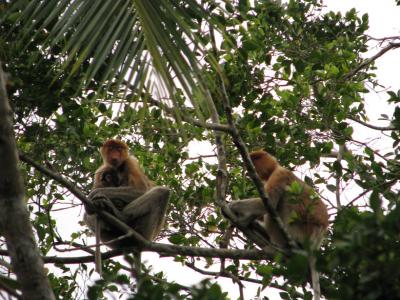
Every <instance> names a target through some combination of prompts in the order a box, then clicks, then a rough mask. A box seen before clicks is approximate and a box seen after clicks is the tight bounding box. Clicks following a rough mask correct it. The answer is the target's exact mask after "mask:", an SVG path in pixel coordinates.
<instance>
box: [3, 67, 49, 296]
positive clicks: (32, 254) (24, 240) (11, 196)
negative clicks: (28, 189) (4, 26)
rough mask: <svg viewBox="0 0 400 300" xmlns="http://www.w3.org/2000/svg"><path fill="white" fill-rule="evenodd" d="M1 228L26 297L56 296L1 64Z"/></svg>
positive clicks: (23, 294) (13, 266) (14, 270)
mask: <svg viewBox="0 0 400 300" xmlns="http://www.w3.org/2000/svg"><path fill="white" fill-rule="evenodd" d="M0 232H1V234H2V235H4V237H5V238H6V243H7V248H8V252H9V254H10V257H11V265H12V268H13V270H12V271H13V272H14V273H15V274H16V276H17V280H18V282H19V284H20V288H21V291H22V296H23V298H24V299H30V300H35V299H38V300H39V299H40V300H43V299H45V300H47V299H51V300H52V299H55V297H54V294H53V291H52V289H51V287H50V284H49V281H48V280H47V277H46V274H45V272H44V268H43V261H42V259H41V257H40V253H39V249H38V247H37V246H36V243H35V239H34V235H33V231H32V227H31V223H30V221H29V214H28V210H27V208H26V203H25V200H24V185H23V182H22V178H21V175H20V173H19V170H18V156H17V149H16V144H15V138H14V132H13V123H12V111H11V108H10V105H9V103H8V99H7V92H6V87H5V74H4V72H3V69H2V67H1V64H0Z"/></svg>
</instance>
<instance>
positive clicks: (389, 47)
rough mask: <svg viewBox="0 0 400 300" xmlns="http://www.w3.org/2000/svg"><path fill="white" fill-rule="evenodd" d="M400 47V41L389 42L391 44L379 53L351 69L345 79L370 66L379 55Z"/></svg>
mask: <svg viewBox="0 0 400 300" xmlns="http://www.w3.org/2000/svg"><path fill="white" fill-rule="evenodd" d="M399 47H400V43H389V45H388V46H387V47H385V48H383V49H382V50H381V51H379V52H378V53H377V54H375V55H374V56H372V57H370V58H367V59H366V60H364V61H363V62H362V63H361V64H360V65H359V66H358V67H357V68H355V69H353V70H351V71H350V72H349V73H348V74H347V75H345V76H344V79H345V80H346V79H350V78H351V77H353V76H354V75H356V74H357V73H358V72H359V71H360V70H362V69H364V68H366V67H368V66H369V65H370V64H371V63H373V62H374V61H375V60H377V59H378V58H379V57H381V56H382V55H384V54H385V53H386V52H388V51H390V50H392V49H396V48H399Z"/></svg>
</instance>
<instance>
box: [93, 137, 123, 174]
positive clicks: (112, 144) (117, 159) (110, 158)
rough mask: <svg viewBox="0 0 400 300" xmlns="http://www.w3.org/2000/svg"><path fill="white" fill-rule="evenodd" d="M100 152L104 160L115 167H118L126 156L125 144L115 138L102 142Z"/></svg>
mask: <svg viewBox="0 0 400 300" xmlns="http://www.w3.org/2000/svg"><path fill="white" fill-rule="evenodd" d="M100 152H101V155H102V157H103V159H104V161H105V162H106V163H107V164H109V165H111V166H113V167H116V168H117V167H119V166H120V165H121V164H122V163H123V162H124V161H125V160H126V159H127V157H128V149H127V146H126V144H125V143H123V142H121V141H117V140H110V141H107V142H106V143H104V145H103V146H102V147H101V150H100Z"/></svg>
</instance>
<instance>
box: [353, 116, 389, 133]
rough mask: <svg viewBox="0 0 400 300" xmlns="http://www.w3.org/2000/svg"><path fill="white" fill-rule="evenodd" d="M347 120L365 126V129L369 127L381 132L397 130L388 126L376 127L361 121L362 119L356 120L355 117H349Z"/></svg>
mask: <svg viewBox="0 0 400 300" xmlns="http://www.w3.org/2000/svg"><path fill="white" fill-rule="evenodd" d="M347 118H348V119H350V120H352V121H354V122H357V123H359V124H361V125H364V126H365V127H368V128H371V129H375V130H380V131H391V130H396V127H394V126H386V127H381V126H375V125H371V124H368V123H367V122H364V121H361V120H360V119H356V118H354V117H351V116H349V117H347Z"/></svg>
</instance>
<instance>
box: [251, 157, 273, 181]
mask: <svg viewBox="0 0 400 300" xmlns="http://www.w3.org/2000/svg"><path fill="white" fill-rule="evenodd" d="M250 158H251V161H252V162H253V165H254V167H255V169H256V172H257V174H258V176H259V177H260V178H261V180H264V181H267V180H268V179H269V177H270V176H271V174H272V172H273V171H274V170H275V168H276V167H277V166H278V163H277V161H276V159H275V158H274V157H273V156H271V155H269V154H268V153H267V152H265V151H254V152H251V153H250Z"/></svg>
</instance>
